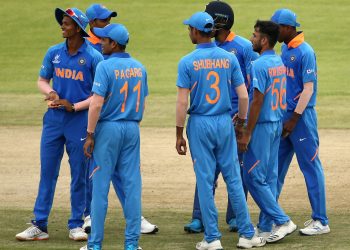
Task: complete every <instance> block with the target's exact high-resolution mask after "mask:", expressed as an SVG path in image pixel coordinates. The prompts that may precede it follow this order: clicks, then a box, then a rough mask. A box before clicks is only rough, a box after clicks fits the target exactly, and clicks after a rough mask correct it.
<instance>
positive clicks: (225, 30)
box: [184, 1, 258, 233]
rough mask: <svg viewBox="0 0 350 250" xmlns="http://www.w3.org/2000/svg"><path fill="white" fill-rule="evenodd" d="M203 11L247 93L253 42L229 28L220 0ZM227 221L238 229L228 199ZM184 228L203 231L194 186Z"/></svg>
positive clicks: (228, 11)
mask: <svg viewBox="0 0 350 250" xmlns="http://www.w3.org/2000/svg"><path fill="white" fill-rule="evenodd" d="M205 12H207V13H208V14H210V15H211V16H212V18H213V19H214V37H215V42H216V45H217V46H218V47H220V48H223V49H224V50H226V51H228V52H231V53H233V54H235V55H236V57H237V59H238V62H239V66H240V69H241V71H242V74H243V78H244V82H245V84H246V87H247V90H248V92H249V89H250V68H251V64H252V62H253V61H254V60H255V59H256V58H257V57H258V54H257V53H256V52H254V51H253V49H252V43H251V42H250V41H249V40H247V39H245V38H243V37H241V36H238V35H236V34H235V33H234V32H233V31H231V28H232V26H233V24H234V12H233V9H232V8H231V6H230V5H229V4H227V3H225V2H222V1H212V2H210V3H209V4H207V5H206V8H205ZM231 91H232V96H231V105H232V110H231V116H232V117H233V116H234V115H235V114H237V112H238V96H237V94H236V91H235V86H234V85H231ZM236 125H238V127H239V126H241V127H242V126H243V125H244V124H242V123H241V124H239V122H236ZM238 159H239V162H240V163H242V160H243V157H242V154H238ZM241 174H242V171H241ZM218 176H219V172H217V173H216V175H215V179H214V180H215V183H216V182H217V179H218ZM243 189H244V193H245V195H246V196H247V192H248V190H247V189H246V187H245V185H244V182H243ZM213 192H214V195H215V185H213ZM226 223H227V224H228V225H229V230H230V231H231V232H235V231H237V230H238V228H237V221H236V215H235V214H234V212H233V209H232V207H231V203H230V202H229V201H228V202H227V212H226ZM184 230H185V231H187V232H190V233H199V232H202V231H203V230H204V227H203V223H202V216H201V212H200V206H199V200H198V193H197V187H196V190H195V196H194V202H193V212H192V221H191V222H190V223H188V224H187V225H185V227H184Z"/></svg>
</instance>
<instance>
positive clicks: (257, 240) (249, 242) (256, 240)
mask: <svg viewBox="0 0 350 250" xmlns="http://www.w3.org/2000/svg"><path fill="white" fill-rule="evenodd" d="M265 244H266V240H265V239H264V238H263V237H259V236H257V235H254V236H253V238H251V239H248V238H246V237H244V236H241V237H239V240H238V243H237V247H238V248H243V249H249V248H253V247H262V246H265Z"/></svg>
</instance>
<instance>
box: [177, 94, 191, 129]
mask: <svg viewBox="0 0 350 250" xmlns="http://www.w3.org/2000/svg"><path fill="white" fill-rule="evenodd" d="M188 93H189V90H188V89H183V88H178V93H177V101H176V128H177V132H176V135H177V136H182V132H183V127H184V126H185V121H186V115H187V106H188ZM178 128H179V129H178ZM180 128H182V129H180Z"/></svg>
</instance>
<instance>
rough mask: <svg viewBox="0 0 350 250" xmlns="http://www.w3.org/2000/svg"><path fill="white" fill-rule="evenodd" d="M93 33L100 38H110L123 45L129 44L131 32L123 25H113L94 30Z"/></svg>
mask: <svg viewBox="0 0 350 250" xmlns="http://www.w3.org/2000/svg"><path fill="white" fill-rule="evenodd" d="M93 32H94V33H95V35H96V36H98V37H101V38H102V37H108V38H110V39H112V40H113V41H115V42H117V43H118V44H121V45H126V44H127V43H128V42H129V32H128V30H127V29H126V27H125V26H124V25H122V24H118V23H111V24H108V25H107V26H105V27H104V28H93Z"/></svg>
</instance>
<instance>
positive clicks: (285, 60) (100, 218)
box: [16, 1, 330, 250]
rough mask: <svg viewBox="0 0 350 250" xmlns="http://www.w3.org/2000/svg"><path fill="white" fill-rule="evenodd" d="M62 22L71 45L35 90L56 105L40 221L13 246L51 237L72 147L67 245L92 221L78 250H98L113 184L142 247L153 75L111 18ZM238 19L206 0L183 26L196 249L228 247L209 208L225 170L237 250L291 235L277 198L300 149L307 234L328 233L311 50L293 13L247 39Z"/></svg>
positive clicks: (72, 13) (184, 107)
mask: <svg viewBox="0 0 350 250" xmlns="http://www.w3.org/2000/svg"><path fill="white" fill-rule="evenodd" d="M55 16H56V20H57V21H58V22H59V24H60V25H61V29H62V35H63V37H64V38H66V41H65V42H64V43H61V44H58V45H55V46H53V47H51V48H50V49H49V50H48V52H47V54H46V56H45V58H44V61H43V65H42V67H41V70H40V74H39V80H38V87H39V89H40V91H41V92H42V93H43V94H45V95H46V99H47V100H48V101H49V104H48V106H49V109H48V111H47V112H46V114H45V116H44V119H43V133H42V140H41V178H40V184H39V192H38V196H37V200H36V203H35V207H34V215H35V219H34V220H32V226H31V227H29V228H28V229H26V230H25V231H24V232H22V233H19V234H17V235H16V238H17V239H18V240H44V239H48V237H49V236H48V233H47V222H48V216H49V213H50V210H51V206H52V202H53V197H54V190H55V186H56V182H57V178H58V173H59V168H60V162H61V159H62V156H63V150H64V145H65V146H66V150H67V153H68V155H69V163H70V166H71V176H72V181H71V207H72V213H71V218H70V220H69V221H68V227H69V229H70V233H69V236H70V238H72V239H74V240H86V238H87V234H86V232H85V231H84V229H89V228H90V225H88V226H87V227H86V226H83V222H84V221H83V220H82V217H83V215H84V216H85V217H86V218H87V220H86V222H87V224H89V223H90V220H89V218H90V217H89V215H90V214H91V233H90V235H89V239H88V245H87V246H85V247H83V248H82V249H94V250H96V249H102V241H103V235H104V221H105V216H106V211H107V207H108V192H109V186H110V182H111V181H112V183H113V186H114V188H115V191H116V193H117V196H118V198H119V200H120V201H121V205H122V207H123V211H124V216H125V219H126V229H125V244H124V245H125V250H136V249H141V248H140V247H139V245H138V241H139V236H140V232H141V222H144V223H146V226H145V227H146V228H147V230H146V231H147V232H156V231H157V230H158V228H157V227H156V226H154V225H152V224H150V223H148V222H147V221H145V219H144V218H143V217H142V216H141V186H142V185H141V174H140V135H139V134H140V132H139V122H140V121H141V119H142V116H143V112H144V108H145V106H144V105H145V99H146V97H147V95H148V86H147V73H146V70H145V68H144V67H143V65H142V64H141V63H140V62H138V61H137V60H135V59H133V58H132V57H130V55H129V54H128V53H126V52H125V49H126V46H127V43H128V41H129V33H128V31H127V29H126V28H125V26H123V25H121V24H109V21H110V19H111V17H115V16H116V12H112V11H109V10H108V9H106V8H105V7H103V6H101V5H98V4H94V5H92V6H90V7H89V8H88V10H87V12H86V15H85V14H84V13H82V12H81V11H80V10H78V9H76V8H70V9H67V10H65V11H64V10H62V9H56V12H55ZM88 23H90V28H91V29H90V32H89V34H88V33H86V32H85V28H86V26H87V24H88ZM233 23H234V14H233V10H232V8H231V7H230V6H229V5H228V4H227V3H225V2H222V1H213V2H210V3H209V4H208V5H207V6H206V9H205V12H197V13H195V14H194V15H192V16H191V17H190V18H189V19H187V20H185V21H184V24H185V25H188V27H189V36H190V39H191V41H192V43H193V44H196V49H195V50H194V51H193V52H192V53H190V54H188V55H186V56H185V57H183V58H182V59H181V61H180V63H179V66H178V79H177V87H178V98H177V103H176V138H177V139H176V149H177V151H178V153H179V154H180V155H184V154H186V152H187V147H186V140H185V139H184V137H183V131H184V125H185V120H186V115H187V114H189V119H188V122H187V129H186V132H187V137H188V140H189V147H190V151H191V157H192V161H193V165H194V171H195V175H196V181H197V184H196V191H195V201H194V209H193V219H192V221H191V223H189V224H188V225H186V226H185V231H188V232H195V233H196V232H202V231H204V239H203V241H201V242H199V243H197V245H196V249H198V250H220V249H223V248H222V246H221V242H220V238H221V234H220V232H219V230H218V225H217V223H218V217H217V210H216V207H215V203H214V193H215V185H216V182H217V179H218V175H219V174H220V173H221V174H222V176H223V178H224V180H225V182H226V185H227V191H228V200H229V202H228V209H227V216H226V221H227V223H228V224H229V227H230V230H231V231H238V233H239V241H238V244H237V246H238V247H240V248H252V247H259V246H263V245H265V244H266V242H268V243H269V242H276V241H279V240H281V239H283V238H284V237H285V236H287V235H288V234H291V233H292V232H294V231H295V230H296V228H297V226H296V225H295V224H294V223H293V222H292V220H291V219H290V217H289V216H288V215H286V213H285V212H284V211H283V210H282V208H281V207H280V205H279V204H278V198H279V195H280V193H281V189H282V186H283V183H284V179H285V176H286V173H287V170H288V167H289V165H290V162H291V160H292V157H293V155H294V152H295V153H296V156H297V159H298V163H299V166H300V169H301V171H302V172H303V174H304V177H305V181H306V185H307V189H308V195H309V199H310V203H311V208H312V216H311V220H309V221H307V223H306V224H305V226H306V227H305V228H303V229H300V233H301V234H304V235H317V234H323V233H328V232H330V229H329V226H328V218H327V215H326V199H325V183H324V174H323V169H322V165H321V162H320V160H319V157H318V144H319V143H318V133H317V117H316V112H315V109H314V106H315V103H316V91H317V66H316V57H315V53H314V51H313V49H312V48H311V47H310V45H308V44H307V43H306V42H305V41H304V35H303V33H302V32H297V30H296V27H298V26H299V23H297V21H296V15H295V14H294V13H293V12H292V11H291V10H288V9H280V10H277V11H276V12H275V13H274V14H273V16H272V18H271V20H269V21H257V22H256V24H255V26H254V31H253V35H252V38H251V41H248V40H246V39H244V38H242V37H240V36H238V35H236V34H235V33H233V32H232V31H231V28H232V26H233ZM89 36H90V38H88V39H89V40H90V41H87V40H85V38H84V37H89ZM213 37H215V42H212V41H211V39H212V38H213ZM277 41H279V42H281V43H282V42H283V43H284V44H283V45H282V54H281V57H280V56H278V55H277V54H276V53H275V51H274V46H275V44H276V42H277ZM93 47H94V48H95V49H94V48H93ZM97 50H98V51H99V52H98V51H97ZM100 52H102V53H103V55H104V57H105V58H103V56H102V55H101V53H100ZM229 52H231V53H229ZM104 59H105V60H104ZM51 79H53V85H52V87H51V86H50V80H51ZM91 93H92V95H91ZM188 98H189V99H190V107H189V108H188ZM84 142H85V143H84ZM84 154H85V156H86V157H87V158H88V159H89V160H88V163H89V164H87V162H86V159H85V157H84ZM87 166H89V167H87ZM248 191H249V193H250V194H251V196H252V197H253V199H254V201H255V202H256V203H257V205H258V206H259V208H260V209H261V213H260V216H259V222H258V224H257V227H256V228H254V226H253V224H252V223H251V220H250V215H249V211H248V207H247V202H246V197H247V192H248ZM86 231H89V230H86Z"/></svg>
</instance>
